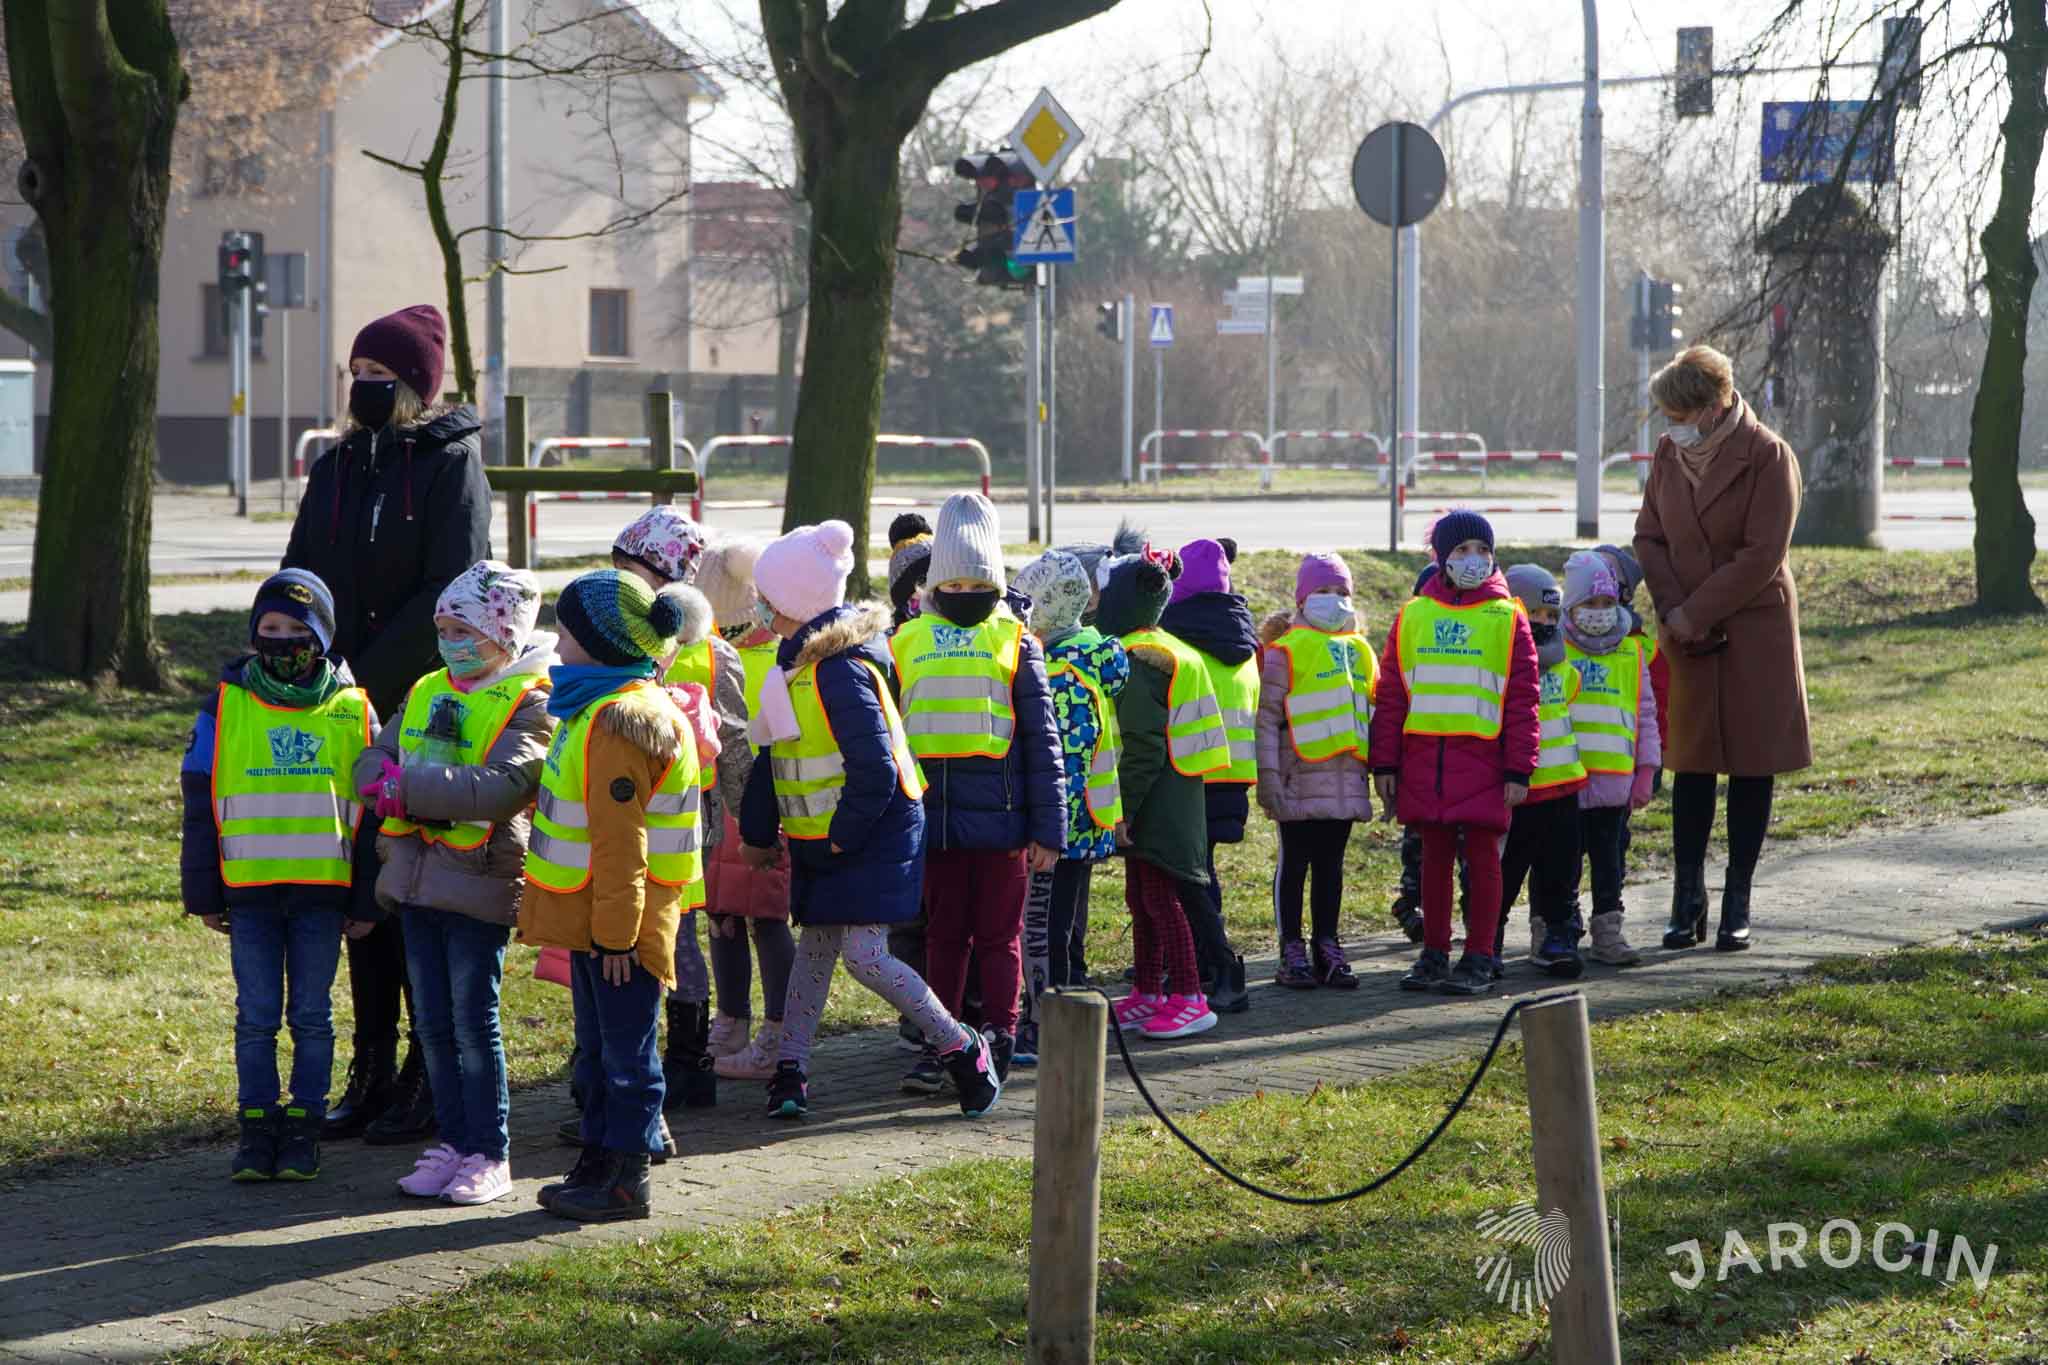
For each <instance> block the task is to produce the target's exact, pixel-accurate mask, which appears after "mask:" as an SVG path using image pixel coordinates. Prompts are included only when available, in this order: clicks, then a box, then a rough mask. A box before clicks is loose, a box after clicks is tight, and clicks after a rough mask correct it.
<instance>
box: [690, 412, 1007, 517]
mask: <svg viewBox="0 0 2048 1365" xmlns="http://www.w3.org/2000/svg"><path fill="white" fill-rule="evenodd" d="M791 440H792V438H790V437H788V436H714V437H712V438H711V439H710V440H708V441H706V442H705V443H704V449H703V450H701V451H699V452H697V493H696V496H694V497H692V498H691V499H690V516H691V517H692V518H693V519H695V520H697V521H702V520H703V519H704V505H705V503H704V499H705V495H706V493H707V492H708V491H709V489H710V487H711V477H710V476H711V457H712V456H713V455H714V454H716V453H717V452H719V451H721V450H742V449H754V450H759V449H762V448H770V449H772V448H775V447H785V448H786V447H788V446H789V445H790V443H791ZM875 444H876V446H878V447H879V446H887V447H888V448H889V449H891V450H965V451H969V452H972V454H973V455H974V457H975V459H977V460H978V461H980V463H981V495H982V496H983V497H987V496H988V494H989V487H990V481H991V479H992V478H993V476H994V473H995V467H994V466H993V465H992V464H991V463H990V461H989V457H988V447H987V446H985V445H983V444H982V443H981V442H979V441H977V440H975V439H974V438H973V437H971V436H902V435H897V434H894V433H891V432H884V433H883V434H881V435H879V436H877V437H875ZM874 505H875V506H877V507H894V506H909V505H911V504H909V503H906V502H904V501H903V500H902V499H896V498H877V499H875V502H874ZM749 506H757V507H762V508H771V507H780V506H782V504H781V503H779V502H762V503H750V504H749Z"/></svg>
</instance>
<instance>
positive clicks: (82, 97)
mask: <svg viewBox="0 0 2048 1365" xmlns="http://www.w3.org/2000/svg"><path fill="white" fill-rule="evenodd" d="M44 13H45V14H46V15H48V24H49V34H50V61H51V66H52V73H53V75H54V76H55V83H56V86H57V101H58V103H59V104H61V105H62V106H63V108H64V117H65V120H66V121H67V122H68V123H69V124H70V125H71V129H72V131H73V133H74V134H76V135H78V136H79V137H80V139H81V140H83V141H87V142H96V141H98V140H99V138H97V137H95V136H94V134H95V132H110V131H112V124H113V123H114V122H115V120H112V119H109V118H108V117H107V115H106V112H105V109H104V103H103V102H104V99H105V96H106V94H107V93H108V92H109V90H110V88H111V87H112V86H113V85H114V84H115V82H116V81H117V80H118V79H119V77H120V76H122V75H124V74H131V73H129V72H128V70H127V63H125V62H123V61H122V60H121V54H120V53H119V52H118V51H116V50H115V47H114V35H113V33H112V31H110V30H109V29H108V27H107V6H106V0H74V3H65V0H56V3H53V4H51V5H49V6H48V8H46V9H45V11H44Z"/></svg>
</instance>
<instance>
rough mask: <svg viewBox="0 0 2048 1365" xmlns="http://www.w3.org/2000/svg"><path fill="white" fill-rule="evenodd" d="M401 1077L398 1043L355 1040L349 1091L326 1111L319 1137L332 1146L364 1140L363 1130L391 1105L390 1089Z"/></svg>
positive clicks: (390, 1039) (391, 1040)
mask: <svg viewBox="0 0 2048 1365" xmlns="http://www.w3.org/2000/svg"><path fill="white" fill-rule="evenodd" d="M397 1074H398V1040H397V1039H396V1038H380V1039H377V1040H376V1041H374V1042H365V1041H364V1040H363V1039H361V1038H358V1039H356V1047H355V1055H354V1056H353V1057H351V1058H349V1063H348V1088H347V1089H345V1090H344V1091H342V1095H341V1099H340V1101H339V1102H338V1103H336V1104H335V1106H334V1107H333V1108H332V1109H329V1110H328V1111H327V1119H326V1121H325V1122H324V1123H323V1124H321V1127H320V1135H321V1136H322V1137H324V1138H326V1139H327V1140H328V1141H329V1142H338V1141H340V1140H341V1139H343V1138H352V1137H361V1136H362V1135H363V1129H365V1128H367V1127H369V1126H370V1125H371V1124H372V1123H374V1122H375V1121H376V1120H377V1117H378V1115H380V1114H382V1113H383V1112H384V1110H385V1109H386V1108H387V1107H389V1105H390V1103H391V1086H392V1082H393V1081H394V1080H395V1079H396V1077H397Z"/></svg>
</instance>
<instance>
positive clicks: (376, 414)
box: [348, 379, 398, 431]
mask: <svg viewBox="0 0 2048 1365" xmlns="http://www.w3.org/2000/svg"><path fill="white" fill-rule="evenodd" d="M397 407H398V381H397V380H396V379H358V380H356V381H355V382H354V383H353V384H350V385H349V386H348V415H349V416H351V417H353V418H355V419H356V420H357V421H358V422H360V423H362V424H363V425H364V426H366V427H368V428H369V429H370V430H372V431H382V430H383V429H384V426H385V424H386V423H387V422H389V421H390V420H391V414H392V413H393V412H394V411H395V410H396V409H397Z"/></svg>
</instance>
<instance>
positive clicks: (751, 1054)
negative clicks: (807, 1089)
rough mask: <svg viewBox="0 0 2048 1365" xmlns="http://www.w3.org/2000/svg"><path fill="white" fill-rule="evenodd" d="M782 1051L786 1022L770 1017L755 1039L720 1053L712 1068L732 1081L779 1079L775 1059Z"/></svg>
mask: <svg viewBox="0 0 2048 1365" xmlns="http://www.w3.org/2000/svg"><path fill="white" fill-rule="evenodd" d="M781 1055H782V1025H781V1024H780V1023H778V1022H777V1021H775V1020H773V1019H770V1020H769V1021H768V1022H767V1023H765V1024H763V1025H761V1031H760V1032H759V1033H757V1034H755V1035H754V1041H753V1042H751V1043H748V1044H747V1045H746V1046H745V1047H743V1048H741V1049H740V1050H739V1051H737V1052H732V1053H728V1054H727V1055H725V1056H723V1057H720V1058H719V1059H718V1060H717V1061H715V1062H713V1063H712V1064H711V1069H712V1070H713V1071H715V1072H717V1073H718V1074H719V1075H720V1076H723V1077H724V1078H725V1079H726V1080H729V1081H771V1080H774V1079H775V1063H776V1061H777V1060H778V1059H779V1058H780V1057H781Z"/></svg>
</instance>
